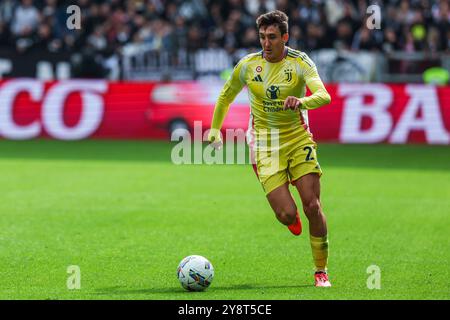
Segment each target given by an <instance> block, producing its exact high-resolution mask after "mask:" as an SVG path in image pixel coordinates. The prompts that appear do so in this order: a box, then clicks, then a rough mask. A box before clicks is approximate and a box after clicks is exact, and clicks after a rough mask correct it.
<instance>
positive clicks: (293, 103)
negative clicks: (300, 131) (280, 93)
mask: <svg viewBox="0 0 450 320" xmlns="http://www.w3.org/2000/svg"><path fill="white" fill-rule="evenodd" d="M300 105H301V102H300V99H299V98H297V97H293V96H289V97H287V98H286V100H284V106H283V109H284V110H287V109H292V110H294V111H295V110H297V109H298V108H299V107H300Z"/></svg>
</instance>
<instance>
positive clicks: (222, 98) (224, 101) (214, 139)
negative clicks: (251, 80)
mask: <svg viewBox="0 0 450 320" xmlns="http://www.w3.org/2000/svg"><path fill="white" fill-rule="evenodd" d="M243 64H244V63H243V62H242V60H241V61H240V62H239V63H238V64H237V65H236V66H235V67H234V69H233V72H232V73H231V75H230V77H229V78H228V80H227V82H226V83H225V85H224V86H223V88H222V91H221V92H220V95H219V97H218V99H217V102H216V106H215V108H214V115H213V118H212V123H211V130H210V131H209V135H208V141H209V142H211V143H219V144H220V143H221V142H222V140H221V138H220V129H221V128H222V124H223V121H224V120H225V116H226V115H227V113H228V109H229V108H230V104H231V103H232V102H233V101H234V99H235V98H236V96H237V95H238V93H239V92H240V91H241V90H242V88H243V87H244V84H245V83H244V81H243V80H242V76H241V72H242V67H243Z"/></svg>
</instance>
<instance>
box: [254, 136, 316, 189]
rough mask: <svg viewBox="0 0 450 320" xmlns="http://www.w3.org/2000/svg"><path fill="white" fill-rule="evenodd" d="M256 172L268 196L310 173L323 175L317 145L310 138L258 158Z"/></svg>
mask: <svg viewBox="0 0 450 320" xmlns="http://www.w3.org/2000/svg"><path fill="white" fill-rule="evenodd" d="M256 172H257V175H258V179H259V181H260V182H261V185H262V187H263V189H264V192H265V193H266V194H269V193H270V192H271V191H273V190H274V189H276V188H278V187H279V186H282V185H283V184H285V183H286V182H291V183H292V182H293V181H295V180H297V179H299V178H301V177H302V176H304V175H306V174H308V173H317V174H319V176H321V175H322V169H321V168H320V165H319V162H318V160H317V144H316V143H315V142H314V141H313V140H312V139H311V138H310V137H308V138H307V139H303V140H302V141H299V142H298V143H295V144H292V145H289V146H287V147H282V148H280V150H279V152H278V153H271V154H268V155H264V154H263V155H262V156H261V155H259V157H256Z"/></svg>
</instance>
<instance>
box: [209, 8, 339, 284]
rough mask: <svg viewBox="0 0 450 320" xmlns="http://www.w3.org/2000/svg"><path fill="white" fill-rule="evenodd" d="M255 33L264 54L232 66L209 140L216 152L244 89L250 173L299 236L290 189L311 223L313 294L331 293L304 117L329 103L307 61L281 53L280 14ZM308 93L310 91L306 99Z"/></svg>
mask: <svg viewBox="0 0 450 320" xmlns="http://www.w3.org/2000/svg"><path fill="white" fill-rule="evenodd" d="M256 25H257V29H258V32H259V39H260V43H261V46H262V50H261V51H260V52H258V53H253V54H249V55H247V56H245V57H244V58H242V59H241V60H240V61H239V63H238V64H237V65H236V66H235V68H234V70H233V72H232V74H231V75H230V78H229V79H228V81H227V82H226V83H225V85H224V87H223V89H222V91H221V93H220V96H219V97H218V100H217V103H216V106H215V110H214V116H213V119H212V125H211V130H210V132H209V136H208V140H209V142H210V143H211V144H212V146H213V147H215V148H220V146H221V143H222V140H221V136H220V129H221V127H222V124H223V121H224V119H225V116H226V114H227V111H228V108H229V106H230V104H231V102H232V101H233V100H234V98H235V97H236V95H237V94H238V93H239V92H240V91H241V90H242V88H243V87H244V85H247V87H248V95H249V99H250V105H251V113H250V121H249V129H248V131H247V143H248V145H249V148H250V151H251V154H252V160H253V159H254V162H253V161H252V162H253V163H254V164H253V168H254V169H255V172H256V175H257V177H258V179H259V181H260V182H261V185H262V188H263V190H264V192H265V193H266V197H267V200H268V201H269V204H270V206H271V207H272V209H273V211H274V212H275V215H276V217H277V219H278V220H279V221H280V222H281V223H282V224H284V225H286V226H287V227H288V228H289V230H290V231H291V233H293V234H294V235H300V234H301V232H302V224H301V220H300V217H299V214H298V210H297V205H296V203H295V200H294V198H293V197H292V194H291V193H290V191H289V183H291V184H292V185H294V186H295V188H296V189H297V190H298V192H299V194H300V198H301V201H302V207H303V211H304V213H305V215H306V217H307V218H308V221H309V233H310V243H311V249H312V255H313V260H314V263H315V267H316V272H315V274H314V278H315V286H316V287H329V286H331V284H330V281H329V279H328V275H327V261H328V237H327V224H326V219H325V215H324V213H323V211H322V207H321V204H320V176H321V175H322V170H321V168H320V166H319V163H318V161H317V153H316V149H317V145H316V143H315V142H314V140H313V139H312V135H311V133H310V131H309V129H308V118H307V110H311V109H316V108H319V107H321V106H324V105H326V104H328V103H330V101H331V98H330V95H329V94H328V92H327V90H326V89H325V87H324V85H323V83H322V81H321V79H320V77H319V75H318V73H317V69H316V66H315V64H314V63H313V62H312V61H311V59H310V58H309V57H308V56H307V55H306V54H305V53H303V52H301V51H297V50H294V49H291V48H289V47H288V46H287V45H286V43H287V42H288V39H289V34H288V17H287V16H286V14H284V13H283V12H281V11H278V10H276V11H272V12H268V13H266V14H263V15H261V16H259V17H258V19H257V20H256ZM306 86H308V88H309V89H310V91H311V95H309V96H308V97H305V91H306Z"/></svg>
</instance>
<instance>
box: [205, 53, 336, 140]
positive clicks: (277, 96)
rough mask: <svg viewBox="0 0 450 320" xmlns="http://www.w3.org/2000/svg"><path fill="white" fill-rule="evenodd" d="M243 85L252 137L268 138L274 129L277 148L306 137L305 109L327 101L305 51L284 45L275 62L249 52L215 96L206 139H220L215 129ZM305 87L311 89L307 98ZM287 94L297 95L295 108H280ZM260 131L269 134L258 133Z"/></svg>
mask: <svg viewBox="0 0 450 320" xmlns="http://www.w3.org/2000/svg"><path fill="white" fill-rule="evenodd" d="M245 85H246V86H247V87H248V96H249V100H250V110H251V111H250V121H249V131H252V135H253V136H254V137H256V140H259V139H262V138H261V137H263V136H264V137H267V139H270V135H271V134H270V132H273V130H275V131H277V135H279V140H280V147H281V148H282V147H283V146H285V145H286V144H287V145H291V144H292V143H296V142H298V141H300V140H303V139H304V138H306V137H310V136H311V134H310V132H309V130H308V114H307V110H309V109H315V108H318V107H320V106H323V105H325V104H328V103H330V101H331V98H330V95H329V94H328V92H327V90H326V89H325V87H324V85H323V83H322V80H321V79H320V76H319V74H318V73H317V69H316V66H315V64H314V63H313V62H312V61H311V59H310V58H309V57H308V56H307V55H306V54H305V53H303V52H301V51H298V50H294V49H291V48H289V47H287V46H286V47H285V51H284V57H283V59H282V60H281V61H279V62H276V63H271V62H269V61H267V60H266V59H265V58H264V56H263V52H262V51H260V52H258V53H253V54H249V55H247V56H245V57H244V58H242V59H241V60H240V61H239V63H238V64H237V65H236V66H235V67H234V69H233V72H232V73H231V75H230V77H229V79H228V80H227V81H226V83H225V85H224V87H223V89H222V91H221V93H220V95H219V97H218V99H217V102H216V106H215V110H214V116H213V120H212V125H211V129H212V130H211V132H210V136H209V141H213V140H216V141H217V140H220V133H219V130H220V128H221V127H222V124H223V121H224V119H225V116H226V114H227V112H228V109H229V106H230V104H231V103H232V102H233V100H234V99H235V97H236V96H237V94H238V93H239V92H240V91H241V90H242V88H243V87H244V86H245ZM306 86H308V88H309V89H310V91H311V95H310V96H308V97H305V93H306ZM288 96H295V97H298V98H300V101H301V106H300V108H299V109H298V110H296V111H293V110H291V109H287V110H284V109H283V105H284V100H285V99H286V98H287V97H288ZM263 131H264V132H269V134H268V135H260V133H261V132H263ZM263 139H264V138H263Z"/></svg>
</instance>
